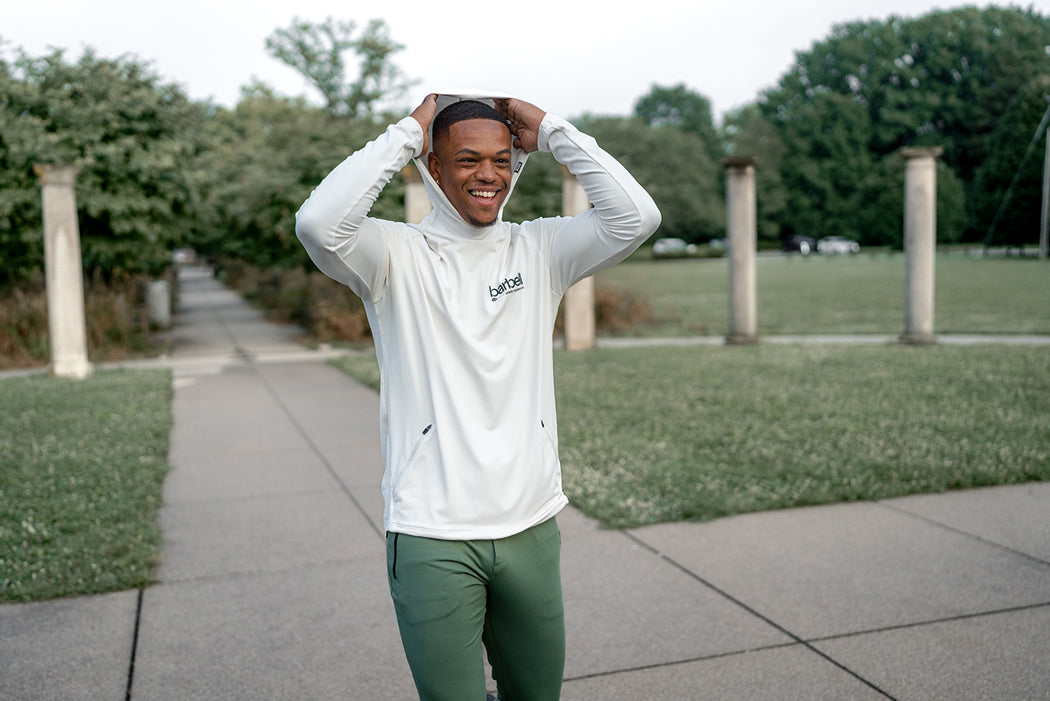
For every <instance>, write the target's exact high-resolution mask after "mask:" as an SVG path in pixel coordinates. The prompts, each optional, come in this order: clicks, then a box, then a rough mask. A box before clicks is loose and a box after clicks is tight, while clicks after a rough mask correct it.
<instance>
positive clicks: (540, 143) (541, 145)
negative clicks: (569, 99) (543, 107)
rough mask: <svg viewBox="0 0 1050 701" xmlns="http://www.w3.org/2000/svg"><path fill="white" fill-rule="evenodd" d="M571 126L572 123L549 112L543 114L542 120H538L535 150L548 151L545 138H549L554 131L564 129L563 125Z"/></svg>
mask: <svg viewBox="0 0 1050 701" xmlns="http://www.w3.org/2000/svg"><path fill="white" fill-rule="evenodd" d="M571 126H572V124H570V123H569V122H567V121H566V120H564V119H562V118H561V117H559V116H557V115H555V114H551V113H550V112H548V113H547V114H545V115H543V121H542V122H540V129H539V134H537V135H536V148H537V150H539V151H548V152H549V151H550V147H549V146H548V145H547V140H548V139H550V136H551V134H552V133H554V132H556V131H561V130H563V129H565V127H571Z"/></svg>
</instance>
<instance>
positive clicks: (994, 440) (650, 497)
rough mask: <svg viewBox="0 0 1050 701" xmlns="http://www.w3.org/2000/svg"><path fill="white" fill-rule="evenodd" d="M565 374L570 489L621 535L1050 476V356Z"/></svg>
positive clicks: (350, 368)
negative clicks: (632, 529)
mask: <svg viewBox="0 0 1050 701" xmlns="http://www.w3.org/2000/svg"><path fill="white" fill-rule="evenodd" d="M337 364H338V365H339V366H340V367H342V368H343V369H344V370H345V371H346V372H348V373H349V374H351V375H352V376H355V377H358V378H360V379H362V380H363V381H364V382H366V383H368V384H370V385H371V386H373V387H375V386H376V384H377V372H376V363H375V359H374V357H373V356H371V355H369V354H359V355H353V356H348V357H346V358H343V359H340V360H339V361H337ZM555 379H556V385H557V388H558V412H559V441H560V450H561V456H562V462H563V468H564V485H565V491H566V493H567V494H568V496H569V498H570V500H571V501H572V502H573V504H575V505H576V506H578V507H579V508H581V509H582V510H583V511H584V512H585V513H587V514H589V515H590V516H592V517H594V518H597V519H599V520H601V521H602V522H603V523H604V524H605V525H607V526H617V527H628V526H638V525H643V524H649V523H655V522H659V521H671V520H682V519H690V520H704V519H712V518H717V517H720V516H725V515H729V514H735V513H743V512H750V511H760V510H766V509H778V508H785V507H791V506H800V505H809V504H825V503H832V502H839V501H849V500H860V499H878V498H885V497H891V496H897V495H902V494H912V493H919V492H940V491H944V490H946V489H952V488H960V487H976V486H986V485H994V484H1008V483H1015V482H1023V481H1028V480H1047V479H1050V349H1047V348H1040V347H1022V346H976V347H958V346H944V347H933V348H912V347H903V346H897V345H888V346H874V347H873V346H839V345H824V346H810V345H797V346H795V345H775V346H773V345H769V346H763V345H758V346H750V347H726V346H717V347H707V346H704V347H691V348H679V347H665V348H655V349H653V348H646V349H604V350H597V351H589V352H585V353H569V352H564V351H559V352H558V353H557V354H556V358H555Z"/></svg>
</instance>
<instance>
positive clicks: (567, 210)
mask: <svg viewBox="0 0 1050 701" xmlns="http://www.w3.org/2000/svg"><path fill="white" fill-rule="evenodd" d="M590 206H591V203H590V201H589V200H588V199H587V193H585V192H584V191H583V187H582V186H581V185H580V181H579V180H577V179H576V176H575V175H573V174H572V173H570V172H569V169H568V168H566V167H565V166H562V180H561V210H562V214H563V215H565V216H567V217H571V216H575V215H577V214H579V213H580V212H583V211H585V210H587V209H589V208H590ZM564 304H565V347H566V348H567V349H568V350H586V349H588V348H594V346H595V345H596V342H597V341H596V338H597V322H596V320H595V314H594V278H593V277H587V278H584V279H583V280H580V281H579V282H577V283H576V284H575V285H573V286H572V287H570V288H569V289H568V290H567V291H566V292H565V301H564Z"/></svg>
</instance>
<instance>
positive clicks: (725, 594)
mask: <svg viewBox="0 0 1050 701" xmlns="http://www.w3.org/2000/svg"><path fill="white" fill-rule="evenodd" d="M620 532H621V533H623V534H624V535H625V536H627V538H629V539H630V540H632V541H634V542H635V543H637V544H638V545H639V546H641V547H643V548H645V549H646V550H648V551H649V552H651V553H652V554H653V555H656V557H658V558H660V559H661V560H663V561H665V562H667V563H668V564H670V565H671V566H672V567H674V568H676V569H678V570H679V571H681V572H682V573H684V574H685V575H687V576H689V577H691V578H692V579H694V580H696V581H697V582H699V583H700V584H702V585H704V586H705V587H707V588H708V589H710V590H711V591H713V592H715V593H716V594H718V595H720V596H722V597H723V598H725V599H726V600H728V601H730V602H731V603H733V604H736V605H737V606H739V607H740V608H742V609H743V610H744V611H746V612H747V613H749V614H751V615H752V616H754V617H756V618H758V619H759V620H761V621H763V622H765V623H767V624H768V625H770V626H772V627H773V628H776V629H777V630H779V631H780V632H781V633H783V634H784V635H786V636H788V637H789V638H791V639H792V640H794V641H795V642H796V643H798V644H800V645H802V646H803V647H805V648H806V649H808V650H809V651H811V652H813V653H814V654H816V655H818V656H819V657H821V658H823V659H824V660H826V661H827V662H830V663H831V664H833V665H834V666H836V667H838V668H839V669H841V670H842V671H843V672H846V673H847V674H849V675H850V676H851V677H853V678H854V679H856V680H858V681H860V682H862V683H863V684H864V685H866V686H868V687H869V688H871V689H872V690H874V691H876V692H878V693H879V694H881V695H882V696H885V697H886V698H888V699H892V700H893V701H897V699H896V697H894V696H892V695H891V694H889V693H888V692H886V691H885V690H883V689H881V688H880V687H879V686H878V685H876V684H875V683H874V682H872V681H870V680H868V679H865V678H864V677H863V676H862V675H861V674H859V673H858V672H855V671H853V670H852V669H850V668H849V667H847V666H846V665H844V664H842V663H841V662H839V661H838V660H836V659H835V658H833V657H831V656H830V655H828V654H827V653H825V652H823V651H822V650H819V649H818V648H816V647H814V646H813V645H810V644H809V642H807V641H806V640H805V639H803V638H802V637H800V636H798V635H796V634H795V633H792V632H791V631H790V630H788V629H787V628H785V627H784V626H782V625H780V624H779V623H777V622H776V621H774V620H773V619H771V618H769V617H768V616H766V615H764V614H762V613H759V612H758V611H757V610H755V609H754V608H752V607H750V606H748V605H747V604H745V603H744V602H743V601H741V600H740V599H737V598H736V597H735V596H733V595H732V594H730V593H729V592H727V591H724V590H723V589H720V588H719V587H717V586H715V585H714V584H712V583H711V582H709V581H707V580H706V579H704V578H703V577H701V576H700V575H699V574H697V573H696V572H693V571H692V570H691V569H689V568H688V567H686V566H685V565H683V564H681V563H680V562H678V561H676V560H675V559H674V558H672V557H669V556H668V555H667V554H665V553H662V552H660V551H659V550H657V549H656V548H654V547H653V546H651V545H649V544H648V543H646V542H645V541H644V540H642V539H641V538H639V537H638V536H636V535H634V534H633V533H630V532H628V531H626V530H622V529H621V530H620Z"/></svg>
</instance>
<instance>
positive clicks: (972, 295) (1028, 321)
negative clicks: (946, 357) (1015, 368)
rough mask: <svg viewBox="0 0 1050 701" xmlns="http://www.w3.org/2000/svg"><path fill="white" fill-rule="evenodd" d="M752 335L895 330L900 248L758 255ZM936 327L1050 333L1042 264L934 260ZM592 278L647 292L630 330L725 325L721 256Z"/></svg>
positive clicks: (666, 331) (670, 331)
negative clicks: (644, 307) (649, 318)
mask: <svg viewBox="0 0 1050 701" xmlns="http://www.w3.org/2000/svg"><path fill="white" fill-rule="evenodd" d="M755 276H756V289H757V298H758V301H757V318H758V332H759V335H775V334H843V333H861V334H899V333H901V332H902V331H903V330H904V295H905V292H904V285H905V282H904V277H905V259H904V255H903V254H902V253H895V254H890V253H881V254H874V255H865V254H862V255H857V256H831V257H827V256H808V257H801V256H780V255H775V256H760V257H759V258H758V259H757V260H756V270H755ZM934 280H935V285H936V288H935V304H936V308H935V312H934V330H935V331H936V333H967V334H970V333H973V334H996V333H999V334H1023V333H1039V334H1047V333H1050V264H1048V263H1047V262H1045V261H1038V260H1034V259H1016V258H1012V259H1004V258H998V259H996V258H987V259H986V258H971V257H968V256H965V255H963V254H962V253H954V254H950V255H941V256H938V257H937V260H936V272H935V275H934ZM597 284H599V285H606V286H609V287H611V288H614V289H623V290H630V291H632V292H634V293H636V294H638V295H640V296H642V297H643V298H646V299H648V300H649V303H650V306H651V309H652V312H653V315H654V317H656V318H655V320H654V321H653V322H651V323H646V324H641V325H639V326H637V327H636V328H635V329H634V330H633V331H632V332H631V334H630V335H637V336H688V335H724V334H725V333H726V330H727V329H728V326H729V321H728V317H729V297H728V287H729V263H728V261H727V260H725V259H715V260H661V261H654V260H647V259H645V258H644V257H639V258H638V259H632V260H630V261H628V262H626V263H623V264H621V265H618V266H616V267H614V268H612V269H610V270H607V271H605V272H603V273H600V274H599V276H598V277H597Z"/></svg>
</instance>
